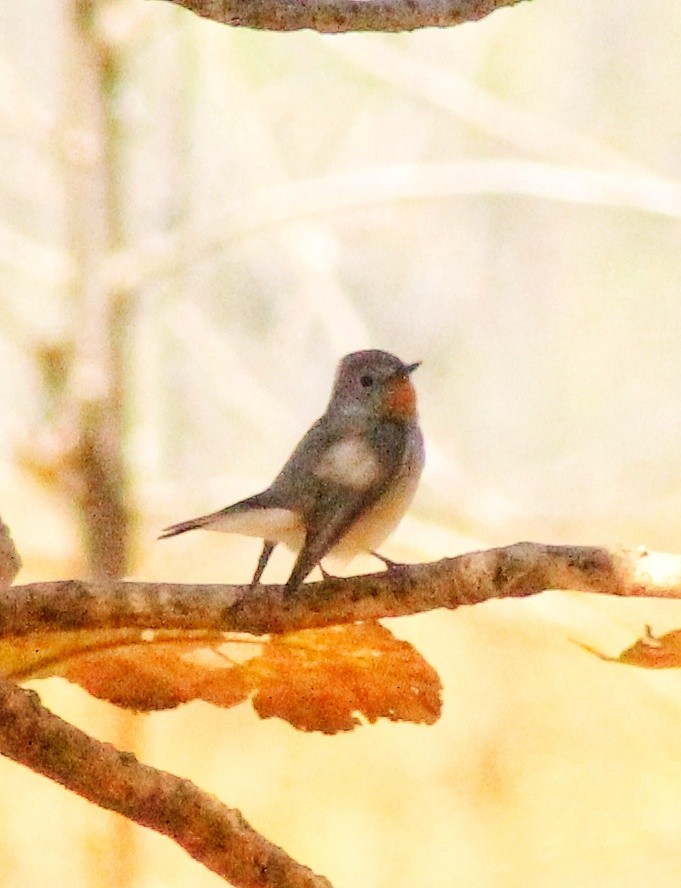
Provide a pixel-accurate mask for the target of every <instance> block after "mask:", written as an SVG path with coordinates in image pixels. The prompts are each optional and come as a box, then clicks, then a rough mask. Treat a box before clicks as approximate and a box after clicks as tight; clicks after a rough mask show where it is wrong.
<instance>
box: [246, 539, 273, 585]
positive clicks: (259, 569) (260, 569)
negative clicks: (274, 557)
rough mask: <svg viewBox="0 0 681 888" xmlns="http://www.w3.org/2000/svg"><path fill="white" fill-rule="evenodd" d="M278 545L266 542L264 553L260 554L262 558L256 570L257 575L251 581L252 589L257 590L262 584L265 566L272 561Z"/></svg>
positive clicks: (263, 548)
mask: <svg viewBox="0 0 681 888" xmlns="http://www.w3.org/2000/svg"><path fill="white" fill-rule="evenodd" d="M276 545H277V544H276V543H271V542H270V541H269V540H265V542H264V543H263V547H262V552H261V553H260V558H259V559H258V566H257V567H256V569H255V573H254V574H253V579H252V580H251V586H250V588H251V589H255V587H256V586H257V585H258V583H259V582H260V577H261V576H262V573H263V571H264V570H265V566H266V564H267V562H268V561H269V560H270V555H271V554H272V552H274V547H275V546H276Z"/></svg>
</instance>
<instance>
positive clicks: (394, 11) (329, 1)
mask: <svg viewBox="0 0 681 888" xmlns="http://www.w3.org/2000/svg"><path fill="white" fill-rule="evenodd" d="M170 2H171V3H176V4H177V5H178V6H183V7H184V8H185V9H190V10H191V11H192V12H195V13H196V14H197V15H200V16H202V17H203V18H208V19H212V20H213V21H215V22H220V23H221V24H223V25H242V26H245V27H247V28H259V29H263V30H268V31H298V30H300V29H301V28H312V29H313V30H314V31H320V32H322V33H333V34H337V33H340V32H342V31H413V30H414V29H415V28H447V27H450V26H452V25H460V24H462V23H463V22H473V21H477V20H478V19H481V18H484V17H485V16H486V15H489V14H490V13H491V12H494V10H495V9H500V8H501V7H503V6H514V5H515V4H516V3H518V2H520V0H295V3H291V2H286V0H170Z"/></svg>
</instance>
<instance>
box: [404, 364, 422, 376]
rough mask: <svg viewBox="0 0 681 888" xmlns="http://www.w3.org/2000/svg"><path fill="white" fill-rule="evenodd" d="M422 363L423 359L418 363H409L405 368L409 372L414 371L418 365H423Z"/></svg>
mask: <svg viewBox="0 0 681 888" xmlns="http://www.w3.org/2000/svg"><path fill="white" fill-rule="evenodd" d="M421 364H422V361H416V363H414V364H407V366H406V367H405V368H404V369H405V370H406V372H407V374H409V373H413V372H414V370H416V368H417V367H420V366H421Z"/></svg>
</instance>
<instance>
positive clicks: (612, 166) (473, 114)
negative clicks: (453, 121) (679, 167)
mask: <svg viewBox="0 0 681 888" xmlns="http://www.w3.org/2000/svg"><path fill="white" fill-rule="evenodd" d="M324 45H325V46H326V48H327V50H328V51H329V52H332V53H334V54H336V55H338V56H340V57H341V58H342V59H344V60H345V61H348V62H350V63H351V64H352V65H353V66H354V67H355V68H358V69H360V70H361V71H364V72H366V73H369V74H371V75H372V76H373V77H374V78H376V79H377V80H380V81H381V82H383V83H386V84H388V85H389V86H391V87H392V88H393V89H398V90H400V91H401V92H403V93H406V94H407V95H412V96H415V97H416V98H418V99H420V100H422V101H425V102H427V103H428V104H429V105H432V106H434V107H436V108H438V109H440V110H443V111H446V112H448V113H449V114H452V115H455V116H456V117H458V118H460V119H461V120H465V121H466V122H467V123H469V124H471V125H473V126H475V127H477V128H478V129H479V130H480V131H482V132H484V133H485V134H486V135H488V136H489V137H490V138H493V139H496V140H498V141H500V142H503V143H505V144H506V145H508V146H510V147H512V148H515V149H516V150H519V151H522V152H524V153H526V154H529V155H530V156H533V157H539V158H540V159H541V160H543V161H549V160H553V161H554V162H556V163H562V164H568V165H575V166H576V165H579V166H585V167H597V168H601V169H603V170H613V171H617V172H619V173H629V174H630V175H638V176H644V175H646V173H647V170H646V169H645V168H644V167H643V166H641V165H640V164H636V163H634V162H633V161H631V160H629V159H628V158H626V157H624V156H622V155H621V154H619V153H618V152H616V151H614V150H613V149H611V148H609V147H608V146H606V145H603V144H601V143H599V142H597V141H596V140H594V139H591V138H589V137H588V136H583V135H580V134H578V133H574V132H571V131H570V130H568V129H566V128H565V127H564V126H561V124H560V123H557V122H553V121H551V119H550V118H549V117H548V115H543V116H539V115H537V114H532V113H531V112H529V111H525V110H524V109H523V108H520V107H518V106H516V105H514V104H512V102H509V101H506V100H504V99H503V98H500V97H499V96H498V95H495V94H494V93H492V92H490V91H489V90H486V89H484V88H483V87H481V86H479V85H478V84H476V83H474V82H472V81H471V80H469V79H468V78H466V77H460V76H458V75H457V74H456V72H455V71H454V70H452V68H451V67H446V66H444V65H438V64H437V63H436V62H434V61H433V59H432V58H428V57H426V56H425V55H424V54H423V53H418V52H416V51H414V49H413V48H412V50H411V51H408V50H405V49H401V48H398V47H396V46H395V45H394V44H393V43H390V42H388V39H386V40H372V42H371V45H369V44H368V43H367V42H366V41H365V40H362V39H361V37H354V38H353V37H348V38H346V39H344V40H343V41H339V40H332V39H329V40H327V41H326V42H325V44H324Z"/></svg>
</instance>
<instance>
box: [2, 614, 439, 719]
mask: <svg viewBox="0 0 681 888" xmlns="http://www.w3.org/2000/svg"><path fill="white" fill-rule="evenodd" d="M0 675H2V676H4V677H6V678H10V679H13V680H14V681H27V680H28V679H30V678H44V677H47V676H48V675H60V676H62V677H64V678H67V679H68V680H69V681H73V682H75V683H77V684H79V685H80V686H81V687H83V688H84V689H85V690H87V691H88V692H89V693H91V694H92V695H93V696H95V697H99V698H101V699H104V700H108V701H110V702H111V703H114V704H116V705H117V706H122V707H126V708H130V709H136V710H156V709H169V708H173V707H175V706H178V705H179V704H180V703H186V702H188V701H190V700H205V701H207V702H209V703H213V704H215V705H217V706H223V707H229V706H234V705H236V704H237V703H240V702H242V701H243V700H246V699H248V698H251V699H252V701H253V706H254V708H255V709H256V711H257V712H258V714H259V715H260V716H261V717H263V718H271V717H273V716H276V717H278V718H282V719H285V720H287V721H288V722H290V723H291V724H292V725H293V726H294V727H297V728H299V729H301V730H306V731H314V730H317V731H323V732H325V733H334V732H336V731H349V730H352V728H354V727H355V726H356V725H357V724H360V716H363V717H364V718H365V719H367V720H368V721H370V722H374V721H376V719H378V718H381V717H383V718H389V719H391V720H393V721H413V722H425V723H428V724H431V723H433V722H434V721H436V720H437V718H438V717H439V714H440V706H441V701H440V691H441V685H440V681H439V678H438V675H437V673H436V672H435V670H434V669H433V668H432V667H431V666H429V665H428V664H427V663H426V662H425V660H423V658H422V657H421V655H420V654H419V653H418V652H417V651H416V650H415V649H414V648H413V647H412V646H411V645H410V644H408V643H407V642H404V641H398V640H397V639H396V638H395V637H394V636H393V635H392V634H391V633H390V632H389V631H388V630H387V629H386V628H385V627H383V626H381V625H380V624H378V623H357V624H351V625H343V626H335V627H331V628H328V629H311V630H307V631H304V632H294V633H289V634H287V635H282V636H277V637H274V638H270V639H267V638H265V639H261V638H254V637H252V636H248V635H242V634H235V633H232V634H227V633H215V632H207V631H198V630H197V631H193V632H190V631H183V630H155V631H151V630H139V629H119V630H93V631H74V632H53V633H40V634H36V635H32V636H25V637H20V638H6V639H4V640H2V642H0Z"/></svg>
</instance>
